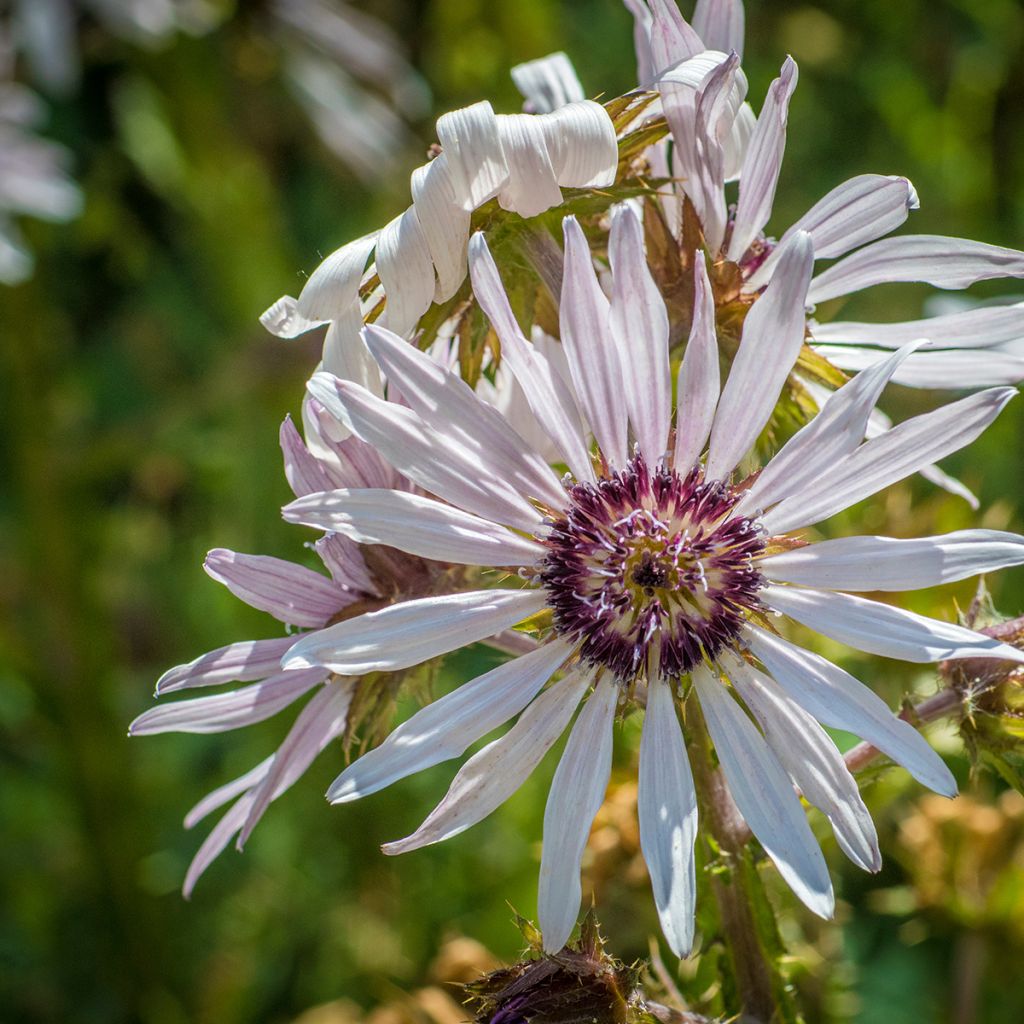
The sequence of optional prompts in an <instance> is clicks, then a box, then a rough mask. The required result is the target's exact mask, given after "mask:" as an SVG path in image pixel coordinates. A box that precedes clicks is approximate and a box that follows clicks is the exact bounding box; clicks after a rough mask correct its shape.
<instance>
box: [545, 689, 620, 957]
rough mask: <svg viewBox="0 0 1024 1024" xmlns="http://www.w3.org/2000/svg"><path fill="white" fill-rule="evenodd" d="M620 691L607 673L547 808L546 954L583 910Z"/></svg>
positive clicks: (583, 715)
mask: <svg viewBox="0 0 1024 1024" xmlns="http://www.w3.org/2000/svg"><path fill="white" fill-rule="evenodd" d="M618 697H619V689H618V686H617V685H616V684H615V682H614V680H613V679H612V678H611V676H610V675H608V674H606V675H605V676H604V678H603V679H602V680H601V682H600V683H599V684H598V685H597V689H595V690H594V692H593V693H592V694H591V695H590V698H589V699H588V700H587V702H586V703H585V704H584V705H583V710H582V711H581V712H580V716H579V718H578V719H577V720H576V724H575V725H574V726H573V728H572V732H571V733H570V734H569V741H568V743H566V745H565V751H564V752H563V754H562V759H561V760H560V761H559V762H558V768H557V769H556V770H555V777H554V778H553V779H552V780H551V790H550V792H549V793H548V800H547V804H546V805H545V807H544V846H543V848H542V851H541V860H540V884H539V887H538V893H537V922H538V924H539V925H540V930H541V933H542V935H543V937H544V950H545V952H548V953H557V952H558V951H559V950H560V949H561V948H562V947H563V946H564V945H565V943H566V942H567V941H568V939H569V936H570V934H571V933H572V929H573V925H575V924H576V916H577V914H579V910H580V899H581V897H582V890H581V888H580V864H581V863H582V861H583V850H584V848H585V847H586V845H587V838H588V836H589V835H590V827H591V825H592V824H593V822H594V817H595V816H596V814H597V812H598V810H600V807H601V804H602V802H603V801H604V794H605V790H606V789H607V788H608V778H609V776H610V775H611V769H612V725H613V723H614V721H615V705H616V703H617V702H618Z"/></svg>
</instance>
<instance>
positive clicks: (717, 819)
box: [686, 700, 777, 1021]
mask: <svg viewBox="0 0 1024 1024" xmlns="http://www.w3.org/2000/svg"><path fill="white" fill-rule="evenodd" d="M686 727H687V732H688V734H689V737H690V740H691V757H690V761H691V764H692V766H693V778H694V784H695V786H696V789H697V799H698V803H699V806H700V812H701V814H702V816H703V820H704V823H705V827H706V829H707V831H708V832H709V833H710V834H711V836H713V837H714V840H715V842H716V843H717V844H718V847H719V848H720V849H721V851H722V852H723V853H724V854H725V855H726V856H727V857H728V859H729V861H730V862H731V863H730V865H729V867H730V870H729V872H728V874H727V875H724V874H712V875H711V887H712V890H713V891H714V894H715V899H716V900H717V902H718V908H719V912H720V915H721V925H722V932H723V936H724V938H725V944H726V947H727V948H728V951H729V958H730V960H731V961H732V968H733V976H734V977H735V979H736V988H737V995H738V996H739V1000H740V1002H741V1004H742V1005H743V1007H744V1009H745V1010H746V1012H747V1014H749V1015H750V1016H752V1017H755V1018H757V1019H758V1020H760V1021H769V1020H771V1019H772V1017H773V1016H774V1014H775V1010H776V1006H777V1003H776V998H775V991H774V986H773V984H772V970H771V965H770V964H769V962H768V959H767V957H766V956H765V951H764V949H763V948H762V946H761V942H760V940H759V938H758V932H757V926H756V923H755V921H754V912H753V907H754V901H755V900H756V899H758V898H759V896H758V894H756V893H754V892H753V891H752V889H753V886H754V885H756V884H757V881H756V878H754V877H753V876H752V875H751V874H750V873H749V872H747V871H745V870H744V868H745V864H744V863H743V860H744V846H745V844H746V841H747V838H748V837H749V833H748V834H747V835H745V834H744V833H746V826H745V824H744V822H743V819H742V817H741V816H740V813H739V811H738V810H737V809H736V805H735V804H734V803H733V800H732V797H731V796H730V795H729V790H728V788H727V787H726V784H725V779H724V778H723V777H722V773H721V772H720V771H719V770H718V769H717V768H716V767H715V764H714V759H713V755H712V751H711V738H710V736H708V732H707V727H706V725H705V724H704V717H703V715H702V714H701V711H700V705H699V703H698V702H697V701H696V700H691V701H689V702H688V704H687V707H686Z"/></svg>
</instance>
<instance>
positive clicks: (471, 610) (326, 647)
mask: <svg viewBox="0 0 1024 1024" xmlns="http://www.w3.org/2000/svg"><path fill="white" fill-rule="evenodd" d="M544 602H545V595H544V592H543V591H541V590H471V591H467V592H466V593H462V594H444V595H442V596H440V597H423V598H418V599H417V600H414V601H402V602H400V603H399V604H393V605H389V606H388V607H387V608H382V609H381V610H380V611H376V612H367V613H366V614H364V615H359V616H357V617H356V618H353V619H345V620H344V621H342V622H338V623H335V624H334V625H333V626H328V627H327V628H326V629H321V630H317V631H316V632H315V633H309V634H307V635H306V636H304V637H302V638H301V639H299V640H298V641H296V643H295V644H294V645H293V647H292V648H291V650H290V651H289V652H288V653H287V654H286V655H285V656H284V659H283V661H282V665H283V667H284V668H306V667H312V666H313V665H323V666H324V667H325V668H329V669H330V670H331V671H332V672H337V673H339V674H340V675H347V676H358V675H362V674H364V673H366V672H393V671H395V670H396V669H400V668H409V667H410V666H412V665H419V664H420V663H421V662H424V661H427V660H428V659H430V658H433V657H436V656H437V655H438V654H447V653H448V652H449V651H454V650H456V649H457V648H459V647H464V646H466V645H467V644H472V643H476V642H477V641H478V640H483V639H485V638H486V637H489V636H493V635H494V634H495V633H500V632H501V631H502V630H503V629H508V628H509V627H510V626H514V625H515V624H516V623H517V622H521V621H522V620H523V619H526V618H529V617H530V616H531V615H533V614H534V613H535V612H538V611H540V609H541V608H543V607H544Z"/></svg>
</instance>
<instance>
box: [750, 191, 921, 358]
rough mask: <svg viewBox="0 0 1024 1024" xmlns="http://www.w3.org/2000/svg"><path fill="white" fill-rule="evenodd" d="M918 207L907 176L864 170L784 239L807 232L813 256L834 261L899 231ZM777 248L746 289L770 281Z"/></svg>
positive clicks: (802, 220)
mask: <svg viewBox="0 0 1024 1024" xmlns="http://www.w3.org/2000/svg"><path fill="white" fill-rule="evenodd" d="M920 205H921V204H920V202H919V201H918V198H917V192H915V191H914V186H913V185H911V184H910V182H909V181H908V180H907V179H906V178H899V177H896V176H895V175H884V174H860V175H858V176H857V177H856V178H851V179H850V180H849V181H844V182H843V184H842V185H839V186H837V187H836V188H834V189H832V191H831V192H829V193H828V195H827V196H825V197H824V198H823V199H820V200H819V201H818V202H817V203H815V204H814V206H812V207H811V208H810V210H808V211H807V213H805V214H804V215H803V216H802V217H801V218H800V219H799V220H798V221H797V222H796V223H795V224H794V225H793V226H792V227H790V228H789V229H788V230H787V231H786V233H785V234H784V235H783V236H782V239H781V241H783V242H784V241H785V240H786V239H787V238H789V237H790V235H792V234H793V233H794V232H795V231H806V232H807V233H808V234H809V235H810V236H811V240H812V241H813V243H814V258H815V259H816V260H821V259H833V258H834V257H836V256H842V255H843V254H844V253H848V252H849V251H850V250H851V249H856V248H857V246H858V245H864V243H865V242H873V241H874V240H875V239H876V238H881V237H882V236H883V235H887V234H889V232H890V231H895V230H896V228H898V227H899V226H900V225H901V224H902V223H903V222H904V221H905V220H906V219H907V214H908V213H909V212H910V211H911V210H916V209H917V208H918V207H919V206H920ZM777 252H778V250H777V249H776V250H775V251H774V252H773V253H772V254H771V255H770V256H769V257H768V259H766V260H765V261H764V263H762V264H761V266H760V267H758V268H757V270H756V271H755V272H754V273H753V274H751V276H750V277H749V278H748V280H747V283H746V285H745V288H746V289H747V290H748V291H756V290H757V289H759V288H761V287H762V286H763V285H765V284H767V282H768V280H769V279H770V278H771V276H772V270H773V269H774V267H775V264H776V262H777V259H778V257H777V256H776V253H777ZM918 336H919V335H915V337H918ZM908 340H910V339H908Z"/></svg>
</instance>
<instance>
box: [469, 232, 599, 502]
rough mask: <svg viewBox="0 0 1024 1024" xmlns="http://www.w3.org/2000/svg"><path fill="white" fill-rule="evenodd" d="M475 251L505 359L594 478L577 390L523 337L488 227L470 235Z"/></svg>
mask: <svg viewBox="0 0 1024 1024" xmlns="http://www.w3.org/2000/svg"><path fill="white" fill-rule="evenodd" d="M469 250H470V261H469V262H470V274H471V276H472V278H473V292H474V294H475V295H476V298H477V301H478V302H479V303H480V307H481V308H482V309H483V311H484V312H485V313H486V314H487V318H488V319H489V320H490V321H491V325H492V326H493V327H494V330H495V332H496V333H497V335H498V339H499V341H500V342H501V354H502V359H503V361H504V363H507V364H508V365H509V367H511V369H512V372H513V373H514V374H515V376H516V379H517V380H518V381H519V384H520V386H521V387H522V389H523V392H524V394H525V396H526V400H527V401H528V402H529V404H530V408H531V409H532V410H533V413H534V415H535V416H536V417H537V421H538V423H539V424H540V425H541V426H542V427H544V429H545V430H546V432H547V433H548V435H549V436H550V437H551V439H552V440H553V441H554V443H555V444H556V445H557V447H558V449H559V451H560V452H561V453H562V456H563V458H564V459H565V462H566V464H567V465H568V466H569V469H570V470H571V471H572V473H573V475H574V476H575V477H576V479H577V480H587V481H591V482H592V481H593V480H594V479H595V477H594V470H593V467H592V466H591V462H590V453H589V452H588V451H587V447H586V445H585V444H584V441H583V434H582V432H581V429H580V417H579V411H578V410H577V408H576V401H575V399H574V398H573V396H572V393H571V392H570V391H569V388H568V386H567V385H566V384H565V382H564V381H563V380H562V378H561V377H560V376H559V374H558V372H557V371H556V370H555V369H554V367H552V366H551V365H550V364H549V363H548V361H547V360H546V359H545V358H544V355H543V354H542V353H541V352H539V351H538V350H537V349H536V347H535V346H534V345H533V344H532V343H531V342H529V341H527V340H526V338H524V337H523V335H522V332H521V330H520V328H519V323H518V322H517V320H516V318H515V315H514V314H513V312H512V307H511V306H510V305H509V301H508V296H507V295H506V294H505V289H504V287H503V286H502V283H501V277H500V276H499V274H498V268H497V267H496V266H495V264H494V259H493V257H492V256H491V253H490V250H489V249H488V248H487V239H486V238H485V237H484V235H483V233H482V232H479V231H478V232H477V233H476V234H475V235H473V237H472V238H471V239H470V242H469Z"/></svg>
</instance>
